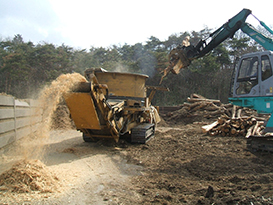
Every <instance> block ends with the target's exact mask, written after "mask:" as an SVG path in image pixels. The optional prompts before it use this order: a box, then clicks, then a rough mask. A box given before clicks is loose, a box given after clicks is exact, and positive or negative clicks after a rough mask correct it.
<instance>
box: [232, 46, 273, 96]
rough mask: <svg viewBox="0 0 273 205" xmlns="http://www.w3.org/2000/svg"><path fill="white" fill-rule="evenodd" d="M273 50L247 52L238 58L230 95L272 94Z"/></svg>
mask: <svg viewBox="0 0 273 205" xmlns="http://www.w3.org/2000/svg"><path fill="white" fill-rule="evenodd" d="M272 64H273V52H271V51H266V52H256V53H249V54H246V55H244V56H242V58H241V59H240V61H239V63H238V66H237V68H236V70H235V75H234V79H233V81H234V84H233V86H232V97H233V98H240V97H266V96H267V97H268V96H273V90H272V87H273V83H272V82H273V76H272V74H273V72H272Z"/></svg>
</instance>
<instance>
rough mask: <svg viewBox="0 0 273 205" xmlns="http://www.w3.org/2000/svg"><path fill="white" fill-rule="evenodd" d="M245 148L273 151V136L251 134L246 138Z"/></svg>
mask: <svg viewBox="0 0 273 205" xmlns="http://www.w3.org/2000/svg"><path fill="white" fill-rule="evenodd" d="M247 148H248V149H250V150H256V151H267V152H273V136H264V135H262V136H261V135H252V136H250V137H249V138H248V139H247Z"/></svg>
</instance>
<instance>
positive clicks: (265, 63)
mask: <svg viewBox="0 0 273 205" xmlns="http://www.w3.org/2000/svg"><path fill="white" fill-rule="evenodd" d="M270 76H272V67H271V64H270V60H269V57H268V56H266V55H264V56H262V81H264V80H266V79H267V78H269V77H270Z"/></svg>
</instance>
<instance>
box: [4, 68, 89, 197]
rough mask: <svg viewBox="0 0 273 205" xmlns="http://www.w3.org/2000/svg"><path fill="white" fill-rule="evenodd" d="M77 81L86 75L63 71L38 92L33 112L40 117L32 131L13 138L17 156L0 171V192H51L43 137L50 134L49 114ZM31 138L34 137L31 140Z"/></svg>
mask: <svg viewBox="0 0 273 205" xmlns="http://www.w3.org/2000/svg"><path fill="white" fill-rule="evenodd" d="M80 82H86V79H85V77H83V76H82V75H80V74H79V73H73V74H63V75H61V76H59V77H58V78H57V79H56V80H54V81H52V82H51V84H50V85H49V86H46V87H45V88H44V89H43V90H42V91H41V92H40V95H39V99H38V102H39V108H38V109H37V110H36V111H35V112H37V113H36V116H42V117H41V118H42V119H41V121H40V123H39V125H38V129H37V131H35V133H32V134H31V135H30V136H28V137H26V138H24V139H22V140H20V142H17V143H18V144H17V145H18V146H17V147H16V149H17V151H16V152H19V153H17V156H20V157H18V159H17V160H16V161H19V162H18V163H15V164H14V165H13V166H12V167H11V169H9V170H7V171H5V172H3V173H2V174H1V175H0V188H1V189H0V195H1V190H2V191H4V192H7V193H30V192H33V191H34V192H37V191H38V192H42V193H45V192H54V190H55V189H56V187H55V185H56V184H57V183H58V178H57V177H56V176H55V175H54V174H52V173H50V172H49V171H48V170H47V168H46V165H44V164H43V162H42V161H43V155H44V154H45V153H46V148H47V147H46V141H47V139H49V136H50V128H51V123H52V116H53V114H54V112H55V110H56V109H57V107H58V104H59V103H60V102H61V101H62V99H63V95H65V94H66V93H68V92H69V91H71V90H72V89H74V88H75V86H76V85H77V84H78V83H80ZM31 138H32V139H33V138H35V139H36V140H35V143H34V142H33V140H32V139H31ZM37 139H38V140H37ZM37 142H38V143H37ZM14 146H15V145H14ZM40 160H41V161H40Z"/></svg>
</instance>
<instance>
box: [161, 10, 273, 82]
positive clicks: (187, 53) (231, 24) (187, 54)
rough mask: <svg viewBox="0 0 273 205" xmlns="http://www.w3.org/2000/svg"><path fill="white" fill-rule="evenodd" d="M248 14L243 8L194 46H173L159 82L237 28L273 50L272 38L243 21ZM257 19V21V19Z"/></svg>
mask: <svg viewBox="0 0 273 205" xmlns="http://www.w3.org/2000/svg"><path fill="white" fill-rule="evenodd" d="M250 14H251V10H249V9H243V10H242V11H240V12H239V13H238V14H237V15H235V16H234V17H232V18H231V19H229V21H228V22H227V23H225V24H223V25H222V26H221V27H220V28H218V29H217V30H216V31H214V32H213V33H211V34H210V36H209V38H208V39H205V40H200V41H199V42H198V43H197V45H196V46H193V45H189V46H182V45H178V46H177V47H176V48H174V49H173V50H172V51H171V52H170V53H169V66H168V67H167V68H166V69H165V70H164V71H163V73H164V75H163V76H162V78H161V81H160V84H161V82H162V80H163V78H164V77H165V76H166V75H167V74H168V73H169V72H170V71H171V72H172V73H174V74H178V73H179V72H180V70H181V69H183V68H186V67H188V66H189V65H190V64H191V61H192V60H194V59H197V58H200V57H203V56H205V55H206V54H208V53H209V52H210V51H212V50H213V49H214V48H215V47H217V46H218V45H219V44H220V43H222V42H223V41H225V40H226V39H227V38H233V36H234V34H235V33H236V31H238V30H239V29H241V30H242V31H243V32H244V33H246V34H247V35H248V36H249V37H251V38H252V39H254V40H255V41H256V42H257V43H259V44H260V45H262V46H263V47H264V48H265V49H267V50H271V51H273V41H272V39H271V38H268V37H266V36H265V35H263V34H262V33H260V32H259V31H257V30H256V29H255V28H254V27H253V26H251V25H250V24H248V23H246V22H245V21H246V18H247V17H248V16H249V15H250ZM254 17H255V16H254ZM255 18H256V17H255ZM256 19H257V18H256ZM257 20H258V21H259V19H257ZM259 22H260V24H261V25H262V26H263V27H264V28H265V29H266V30H268V31H269V32H270V33H272V34H273V31H272V30H271V29H270V28H269V27H268V26H267V25H266V24H265V23H264V22H262V21H259Z"/></svg>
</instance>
